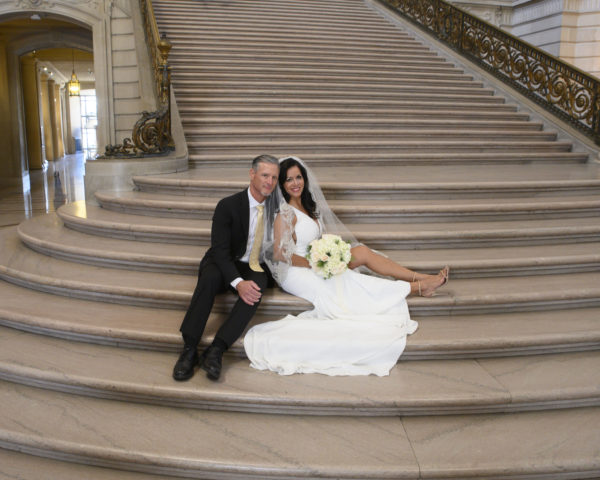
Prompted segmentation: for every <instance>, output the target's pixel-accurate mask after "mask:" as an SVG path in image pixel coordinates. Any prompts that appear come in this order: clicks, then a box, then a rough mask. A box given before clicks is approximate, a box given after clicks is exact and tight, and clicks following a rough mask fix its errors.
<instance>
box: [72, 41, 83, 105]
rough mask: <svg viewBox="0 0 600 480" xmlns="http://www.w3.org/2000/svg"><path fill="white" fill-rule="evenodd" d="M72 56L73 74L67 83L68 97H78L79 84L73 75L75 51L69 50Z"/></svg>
mask: <svg viewBox="0 0 600 480" xmlns="http://www.w3.org/2000/svg"><path fill="white" fill-rule="evenodd" d="M71 53H72V56H73V73H71V81H70V82H69V97H78V96H79V93H80V92H81V84H80V83H79V80H78V79H77V75H75V50H73V49H71Z"/></svg>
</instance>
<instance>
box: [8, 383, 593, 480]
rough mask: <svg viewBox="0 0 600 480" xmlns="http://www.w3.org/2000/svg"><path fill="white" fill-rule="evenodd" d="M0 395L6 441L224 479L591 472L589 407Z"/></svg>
mask: <svg viewBox="0 0 600 480" xmlns="http://www.w3.org/2000/svg"><path fill="white" fill-rule="evenodd" d="M0 398H1V400H2V404H3V405H5V409H4V410H5V415H3V416H2V418H1V419H0V442H1V445H2V446H3V448H7V449H12V450H19V451H25V452H28V453H32V454H36V455H41V456H45V457H50V458H53V457H54V458H60V459H61V460H64V461H72V462H76V463H89V464H93V465H98V466H106V467H111V468H118V469H121V470H135V471H141V472H160V473H161V474H162V475H165V474H166V475H174V476H194V477H199V478H232V479H233V478H235V479H242V478H254V479H258V478H261V479H262V478H281V479H285V478H309V477H312V478H315V477H318V478H339V479H346V478H353V479H356V478H423V477H433V476H434V475H435V477H436V478H440V479H442V478H443V479H446V478H457V477H458V476H459V477H461V478H467V477H469V478H474V477H475V478H498V476H497V472H499V471H501V472H503V477H504V478H511V477H513V476H514V478H518V477H521V478H522V477H523V476H524V475H529V476H533V475H535V476H537V478H568V477H569V476H570V477H571V478H573V477H575V475H582V476H584V477H585V476H588V477H591V476H592V475H598V474H600V460H599V459H598V455H597V445H598V442H600V433H599V432H600V430H598V429H597V428H596V425H597V424H598V422H599V421H600V408H597V407H588V408H579V409H578V408H573V409H568V410H555V411H545V412H526V413H513V414H505V415H497V414H480V415H468V416H463V415H448V416H443V417H436V416H433V417H427V416H417V417H400V418H398V417H371V418H364V417H343V416H301V415H273V414H256V413H238V412H217V411H204V410H199V409H186V408H174V407H162V406H154V405H139V404H130V403H126V402H118V401H113V400H105V399H96V398H89V397H84V396H76V395H70V394H65V393H58V392H51V391H48V390H43V389H36V388H32V387H27V386H23V385H17V384H14V383H7V382H2V383H1V384H0ZM41 405H43V406H44V408H40V406H41ZM542 431H543V432H544V435H539V433H540V432H542ZM156 432H160V435H155V433H156ZM257 436H258V439H257ZM524 438H525V440H526V441H524ZM340 439H345V440H344V441H340ZM498 439H502V441H501V442H500V443H499V440H498ZM258 440H259V441H258ZM448 445H451V446H452V448H450V449H449V448H448ZM580 478H581V477H580Z"/></svg>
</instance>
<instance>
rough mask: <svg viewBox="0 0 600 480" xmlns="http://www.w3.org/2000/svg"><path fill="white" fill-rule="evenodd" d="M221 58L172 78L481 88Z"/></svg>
mask: <svg viewBox="0 0 600 480" xmlns="http://www.w3.org/2000/svg"><path fill="white" fill-rule="evenodd" d="M232 62H233V60H231V59H228V58H224V59H223V60H212V61H210V62H208V61H206V62H205V61H199V62H198V64H194V63H188V64H186V65H181V66H178V67H177V72H176V73H175V74H174V78H176V81H177V83H178V84H182V83H183V82H184V81H186V80H190V79H196V80H199V81H206V80H209V81H211V82H212V83H213V84H214V83H219V84H227V82H226V81H229V80H232V81H237V82H240V81H252V82H255V81H256V80H260V81H261V83H262V82H272V81H275V80H277V81H280V82H288V81H294V82H298V81H300V80H302V81H303V82H306V84H307V85H310V84H311V83H314V82H319V83H320V82H324V81H326V82H328V83H330V82H331V83H338V82H344V83H352V84H362V83H364V81H365V75H373V77H369V78H368V81H369V83H370V84H371V85H373V86H377V87H379V86H380V85H379V84H389V83H390V82H401V83H402V84H403V85H415V86H418V85H427V86H448V87H464V86H470V87H471V88H473V89H479V88H483V83H482V82H475V81H474V80H473V79H472V78H470V77H466V76H460V77H458V76H456V77H452V76H447V75H442V74H437V75H433V74H430V73H427V72H405V71H404V69H403V66H402V64H399V65H394V66H393V67H387V68H386V67H383V66H375V65H369V64H367V65H361V64H359V63H357V64H350V65H339V66H337V65H336V66H335V68H333V67H332V66H330V65H325V66H322V65H321V64H319V63H308V62H294V63H293V64H289V65H288V64H285V63H283V62H282V61H277V60H274V61H273V62H272V63H268V62H266V61H263V62H258V61H254V62H253V61H248V62H240V61H236V62H235V64H234V65H231V64H232Z"/></svg>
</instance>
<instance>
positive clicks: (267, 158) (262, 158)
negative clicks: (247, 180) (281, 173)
mask: <svg viewBox="0 0 600 480" xmlns="http://www.w3.org/2000/svg"><path fill="white" fill-rule="evenodd" d="M259 163H272V164H273V165H277V168H279V160H277V159H276V158H275V157H274V156H272V155H267V154H263V155H259V156H258V157H256V158H255V159H254V160H252V170H254V171H255V172H257V171H258V164H259Z"/></svg>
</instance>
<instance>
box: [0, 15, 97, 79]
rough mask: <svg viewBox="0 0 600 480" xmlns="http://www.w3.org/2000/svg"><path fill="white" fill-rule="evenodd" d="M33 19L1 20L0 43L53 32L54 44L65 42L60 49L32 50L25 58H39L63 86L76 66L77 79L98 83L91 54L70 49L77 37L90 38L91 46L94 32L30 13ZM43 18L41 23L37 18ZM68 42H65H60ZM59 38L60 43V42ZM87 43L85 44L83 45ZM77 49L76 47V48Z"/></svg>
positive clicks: (41, 63) (78, 49) (30, 17)
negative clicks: (69, 44) (70, 43)
mask: <svg viewBox="0 0 600 480" xmlns="http://www.w3.org/2000/svg"><path fill="white" fill-rule="evenodd" d="M29 15H30V16H29V17H17V18H15V17H12V18H6V19H5V20H4V21H2V19H0V43H6V44H7V45H9V44H10V42H11V41H20V42H23V41H24V40H25V42H26V40H27V38H28V37H29V38H34V37H36V36H39V35H40V34H48V33H50V34H51V35H52V36H53V39H54V44H56V43H65V44H66V45H65V47H62V46H61V47H60V48H56V47H53V48H43V46H42V48H38V49H36V50H31V51H29V52H27V53H25V54H23V56H27V57H30V58H31V57H35V58H36V60H37V61H38V64H39V66H40V68H42V69H44V68H45V69H46V72H47V73H48V74H50V73H52V75H51V77H54V79H55V80H56V81H57V82H58V83H63V82H66V81H68V80H69V79H70V78H71V72H72V71H73V67H74V69H75V74H76V75H77V78H78V79H79V81H80V82H82V83H94V82H95V75H94V56H93V53H92V52H90V51H86V50H84V49H81V48H69V47H67V45H68V43H69V42H68V41H67V40H66V39H69V38H70V39H72V38H76V37H81V38H89V39H90V42H89V43H90V44H91V37H92V32H91V30H89V29H88V28H85V27H83V26H81V25H78V24H75V23H71V22H67V21H64V20H62V19H60V18H52V17H48V16H45V14H29ZM37 16H39V17H40V18H39V20H38V19H36V18H37ZM61 38H62V39H65V41H64V42H61V41H60V39H61ZM56 39H58V40H56ZM81 43H84V42H81ZM74 47H75V46H74Z"/></svg>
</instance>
